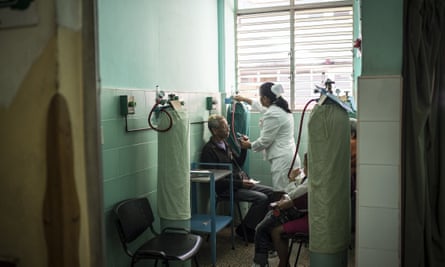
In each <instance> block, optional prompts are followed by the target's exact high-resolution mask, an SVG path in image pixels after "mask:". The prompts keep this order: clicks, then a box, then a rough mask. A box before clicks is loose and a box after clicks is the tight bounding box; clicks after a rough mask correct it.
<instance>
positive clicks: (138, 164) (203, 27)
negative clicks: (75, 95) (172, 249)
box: [98, 0, 234, 267]
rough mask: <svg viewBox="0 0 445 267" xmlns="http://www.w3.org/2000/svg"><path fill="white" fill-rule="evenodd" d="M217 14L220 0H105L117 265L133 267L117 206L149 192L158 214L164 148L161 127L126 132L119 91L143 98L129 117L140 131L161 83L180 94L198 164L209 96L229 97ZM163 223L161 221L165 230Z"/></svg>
mask: <svg viewBox="0 0 445 267" xmlns="http://www.w3.org/2000/svg"><path fill="white" fill-rule="evenodd" d="M226 12H227V11H226ZM217 14H218V12H217V1H216V0H215V1H208V0H190V1H174V0H158V1H153V0H149V1H148V0H145V1H143V0H137V1H116V0H99V1H98V36H99V40H98V50H99V72H100V78H101V95H100V101H101V107H100V111H101V128H102V154H103V174H104V175H103V176H104V181H103V188H104V208H105V211H104V216H105V228H106V229H105V231H106V235H105V236H106V240H105V243H106V257H107V258H106V260H107V266H109V267H120V266H128V264H129V258H128V256H126V255H125V254H124V252H123V250H122V247H121V245H120V242H119V238H118V235H117V231H116V228H115V224H114V218H113V213H112V208H113V207H114V205H115V204H116V203H117V202H119V201H121V200H123V199H126V198H131V197H139V196H145V197H148V198H149V200H150V202H151V204H152V206H153V209H154V212H155V213H157V208H156V207H157V195H156V194H157V170H158V162H157V153H158V149H163V148H160V147H158V142H157V137H158V133H157V132H155V131H153V130H141V131H133V132H126V131H125V120H124V117H123V116H121V115H120V109H119V96H120V95H130V96H133V97H134V98H135V101H136V103H137V104H136V113H135V114H134V115H130V116H128V128H129V129H130V130H133V129H139V128H147V127H148V123H147V117H148V114H149V112H150V110H151V108H152V106H153V104H154V102H155V95H156V94H155V88H156V85H159V86H160V89H161V90H164V91H165V92H166V94H169V93H174V94H176V95H178V96H179V97H180V99H181V100H183V101H184V102H185V106H184V108H186V109H187V111H188V114H189V119H190V122H191V125H190V160H191V161H196V160H197V159H198V158H199V153H200V149H201V147H202V144H203V143H204V142H205V141H206V140H207V139H208V137H209V135H208V130H207V125H206V124H205V123H203V122H204V121H206V120H207V117H208V115H209V112H208V111H207V110H206V109H205V104H206V101H205V98H206V97H207V96H212V97H215V98H216V99H218V101H219V99H221V93H220V92H219V88H218V85H219V80H218V67H219V61H218V45H219V41H218V37H219V36H218V19H217ZM226 31H227V29H226ZM232 34H233V33H232ZM221 44H222V45H224V42H223V43H221ZM232 51H233V50H232ZM227 76H229V74H227ZM232 76H234V75H233V74H232ZM229 84H233V82H230V81H229ZM217 112H220V108H218V110H217ZM159 134H161V133H159ZM155 215H156V214H155ZM156 216H157V215H156ZM159 223H160V222H159V220H158V221H157V225H156V226H157V228H158V229H159V226H160V225H159ZM139 266H141V265H139Z"/></svg>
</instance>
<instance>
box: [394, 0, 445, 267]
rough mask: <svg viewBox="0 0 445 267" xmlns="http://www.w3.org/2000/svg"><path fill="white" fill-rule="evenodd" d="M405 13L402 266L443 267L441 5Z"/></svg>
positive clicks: (430, 3)
mask: <svg viewBox="0 0 445 267" xmlns="http://www.w3.org/2000/svg"><path fill="white" fill-rule="evenodd" d="M404 14H405V16H404V18H405V29H404V59H403V60H404V63H403V77H404V85H403V94H404V97H403V109H404V110H403V123H402V125H403V130H402V131H403V144H404V145H403V147H404V151H402V153H403V154H402V155H403V165H402V177H403V178H404V179H403V201H402V203H403V204H402V205H403V206H402V218H403V219H402V228H403V229H402V231H403V232H402V233H403V235H402V236H403V237H402V246H403V248H402V266H431V267H434V266H445V168H444V166H445V142H444V139H445V117H444V116H445V1H444V0H405V12H404Z"/></svg>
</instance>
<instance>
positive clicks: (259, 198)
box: [235, 185, 273, 229]
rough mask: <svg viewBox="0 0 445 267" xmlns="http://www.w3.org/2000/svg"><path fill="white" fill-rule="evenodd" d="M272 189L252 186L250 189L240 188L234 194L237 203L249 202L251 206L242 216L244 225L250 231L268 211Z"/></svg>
mask: <svg viewBox="0 0 445 267" xmlns="http://www.w3.org/2000/svg"><path fill="white" fill-rule="evenodd" d="M272 193H273V191H272V189H271V188H270V187H267V186H262V185H254V186H253V187H252V188H250V189H244V188H240V189H238V190H237V191H236V192H235V198H236V199H237V200H238V201H246V202H250V203H251V206H250V208H249V210H248V212H247V214H246V216H244V222H243V223H244V224H245V226H246V227H248V228H250V229H255V227H256V226H257V224H258V223H259V222H260V221H261V220H262V219H263V218H264V215H266V213H267V211H268V210H269V203H270V200H269V198H270V197H271V196H272Z"/></svg>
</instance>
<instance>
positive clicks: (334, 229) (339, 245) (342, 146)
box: [307, 102, 350, 253]
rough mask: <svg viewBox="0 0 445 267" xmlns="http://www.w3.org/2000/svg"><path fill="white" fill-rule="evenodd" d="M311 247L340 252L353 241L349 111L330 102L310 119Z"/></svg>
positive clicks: (311, 248) (322, 250) (320, 107)
mask: <svg viewBox="0 0 445 267" xmlns="http://www.w3.org/2000/svg"><path fill="white" fill-rule="evenodd" d="M308 135H309V139H308V154H307V155H308V169H309V171H308V176H310V179H309V236H310V237H311V242H310V243H309V249H310V250H311V251H312V252H316V253H337V252H341V251H343V250H346V249H347V248H348V246H349V242H350V226H349V225H350V215H349V214H350V199H349V197H350V194H349V193H350V185H349V184H350V179H349V177H350V144H349V139H350V126H349V118H348V113H347V112H346V111H345V110H344V109H343V108H341V107H340V106H339V105H337V104H335V103H333V102H329V103H325V104H323V105H316V106H315V107H314V109H313V111H312V113H311V117H310V120H309V122H308Z"/></svg>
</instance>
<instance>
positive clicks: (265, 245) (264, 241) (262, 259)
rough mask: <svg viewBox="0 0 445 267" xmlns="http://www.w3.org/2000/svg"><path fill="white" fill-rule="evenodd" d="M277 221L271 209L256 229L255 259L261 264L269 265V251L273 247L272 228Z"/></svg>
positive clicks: (255, 261)
mask: <svg viewBox="0 0 445 267" xmlns="http://www.w3.org/2000/svg"><path fill="white" fill-rule="evenodd" d="M276 223H277V221H276V220H275V218H274V216H273V213H272V211H269V212H268V213H267V214H266V216H265V217H264V219H263V220H262V221H261V222H260V223H258V225H257V227H256V229H255V230H256V232H255V255H254V258H253V261H254V263H256V264H258V265H260V266H266V265H267V258H268V252H269V250H270V249H271V247H272V240H271V237H270V229H271V228H272V227H274V225H276Z"/></svg>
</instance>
